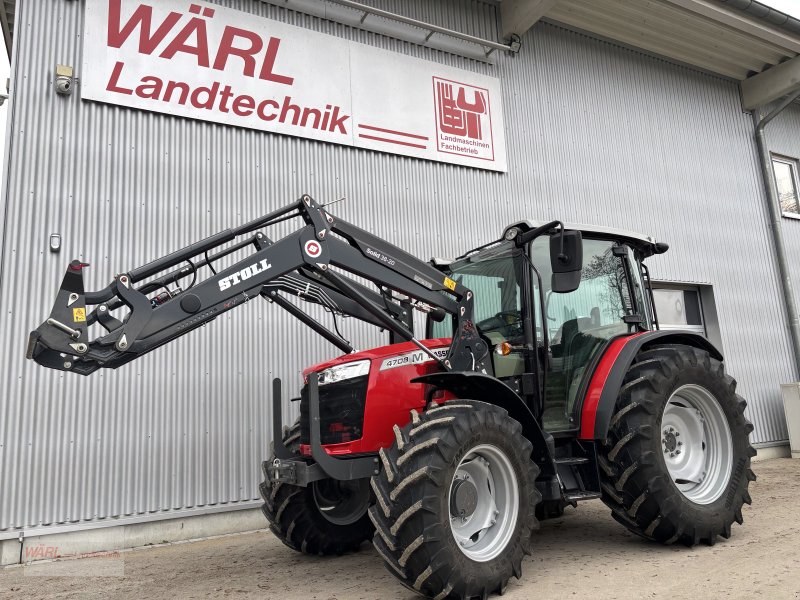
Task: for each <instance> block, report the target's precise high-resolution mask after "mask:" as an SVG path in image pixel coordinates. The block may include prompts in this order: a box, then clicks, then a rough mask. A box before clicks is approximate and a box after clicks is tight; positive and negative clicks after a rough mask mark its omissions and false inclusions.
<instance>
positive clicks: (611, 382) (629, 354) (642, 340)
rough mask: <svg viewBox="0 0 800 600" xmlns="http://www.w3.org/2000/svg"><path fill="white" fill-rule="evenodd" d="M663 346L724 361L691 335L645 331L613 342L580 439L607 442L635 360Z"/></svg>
mask: <svg viewBox="0 0 800 600" xmlns="http://www.w3.org/2000/svg"><path fill="white" fill-rule="evenodd" d="M664 344H680V345H683V346H693V347H695V348H699V349H701V350H705V351H706V352H708V353H709V354H710V355H711V356H713V357H714V358H716V359H717V360H720V361H721V360H722V353H721V352H720V351H719V350H718V349H717V348H716V347H715V346H714V344H712V343H711V342H709V341H708V340H707V339H706V338H704V337H703V336H701V335H699V334H697V333H694V332H691V331H646V332H644V333H636V334H633V335H630V336H627V337H620V338H616V339H614V340H612V341H611V343H610V344H609V345H608V347H607V348H606V350H605V353H604V354H603V356H602V358H601V359H600V362H599V363H598V364H597V368H596V369H595V371H594V374H593V375H592V379H591V381H590V382H589V387H588V388H587V390H586V395H585V396H584V400H583V406H582V408H581V430H580V435H579V436H578V437H579V438H580V439H582V440H600V441H603V440H605V439H606V435H607V434H608V427H609V424H610V423H611V417H612V415H613V414H614V407H615V406H616V404H617V397H618V396H619V391H620V389H621V388H622V382H623V380H624V379H625V374H626V373H627V372H628V369H629V368H630V366H631V364H632V363H633V359H634V358H636V355H637V354H638V353H639V352H641V351H642V350H646V349H647V348H648V347H650V346H653V345H664Z"/></svg>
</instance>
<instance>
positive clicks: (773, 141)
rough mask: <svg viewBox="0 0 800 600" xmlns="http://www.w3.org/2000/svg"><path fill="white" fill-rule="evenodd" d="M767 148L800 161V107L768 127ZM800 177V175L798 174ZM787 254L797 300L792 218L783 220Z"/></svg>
mask: <svg viewBox="0 0 800 600" xmlns="http://www.w3.org/2000/svg"><path fill="white" fill-rule="evenodd" d="M765 131H766V135H767V146H768V147H769V150H770V152H774V153H776V154H782V155H783V156H787V157H790V158H794V159H796V160H800V135H798V132H800V106H799V105H797V104H790V105H789V106H788V107H787V108H786V110H784V111H783V112H782V113H781V114H780V115H778V116H777V117H776V118H775V120H774V121H772V123H770V124H769V125H767V127H766V130H765ZM798 176H800V173H798ZM781 226H782V227H783V239H784V243H785V244H786V254H787V256H788V259H789V267H790V269H791V277H792V287H793V288H794V294H795V299H800V260H798V259H797V258H795V257H797V256H800V220H799V219H793V218H791V217H784V218H783V219H781Z"/></svg>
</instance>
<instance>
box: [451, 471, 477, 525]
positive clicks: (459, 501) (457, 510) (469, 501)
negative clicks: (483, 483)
mask: <svg viewBox="0 0 800 600" xmlns="http://www.w3.org/2000/svg"><path fill="white" fill-rule="evenodd" d="M476 508H478V488H476V487H475V484H474V483H473V482H472V480H471V479H470V477H469V475H465V476H464V479H455V480H454V481H453V487H452V489H451V490H450V516H452V517H458V518H460V519H461V520H462V521H466V520H467V519H468V518H469V517H471V516H472V515H473V513H474V512H475V509H476Z"/></svg>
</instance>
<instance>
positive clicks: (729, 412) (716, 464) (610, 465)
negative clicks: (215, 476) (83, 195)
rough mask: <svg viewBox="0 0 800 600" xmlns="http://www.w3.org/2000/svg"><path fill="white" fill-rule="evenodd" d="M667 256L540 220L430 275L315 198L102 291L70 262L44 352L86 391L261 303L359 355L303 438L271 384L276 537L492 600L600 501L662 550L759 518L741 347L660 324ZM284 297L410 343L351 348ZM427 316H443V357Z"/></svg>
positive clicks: (325, 393) (438, 332)
mask: <svg viewBox="0 0 800 600" xmlns="http://www.w3.org/2000/svg"><path fill="white" fill-rule="evenodd" d="M292 217H299V218H301V219H302V220H303V223H304V225H303V227H301V228H300V229H299V230H298V231H296V232H295V233H293V234H290V235H289V236H287V237H285V238H283V239H281V240H279V241H277V242H273V241H272V240H270V239H269V238H268V237H267V236H266V235H265V234H264V233H262V232H257V233H255V234H254V233H253V232H256V231H257V230H259V229H261V228H264V227H266V226H268V225H272V224H275V223H277V222H281V221H285V220H286V219H289V218H292ZM242 236H244V238H245V239H243V240H241V241H239V242H237V243H234V244H233V245H228V246H227V247H225V248H223V249H220V248H222V246H224V245H226V244H229V243H230V242H232V241H235V240H236V239H237V238H240V237H242ZM247 248H251V249H252V252H251V253H249V254H248V255H247V256H245V257H244V258H238V259H237V260H236V261H235V262H232V260H233V259H232V258H231V257H232V255H233V254H234V253H241V252H244V251H245V250H246V249H247ZM214 250H216V253H214V254H212V255H209V252H210V251H214ZM666 250H667V246H666V244H663V243H657V242H655V241H654V240H653V239H651V238H649V237H645V236H642V235H638V234H634V233H629V232H623V231H618V230H614V229H606V228H600V227H591V228H588V227H581V228H576V227H572V228H568V227H565V226H564V225H563V224H562V223H560V222H558V221H553V222H550V223H546V224H542V225H536V224H532V223H529V222H520V223H515V224H513V225H510V226H509V227H507V228H506V230H505V231H504V232H503V234H502V236H501V237H500V239H498V240H497V241H495V242H492V243H489V244H486V245H484V246H481V247H479V248H476V249H474V250H471V251H470V252H467V253H465V254H464V255H462V256H460V257H458V258H457V259H455V260H438V259H434V260H433V261H431V262H430V263H426V262H423V261H420V260H419V259H417V258H415V257H413V256H411V255H410V254H408V253H406V252H404V251H402V250H400V249H399V248H397V247H395V246H392V245H391V244H388V243H387V242H386V241H384V240H382V239H380V238H377V237H376V236H374V235H372V234H369V233H367V232H365V231H363V230H361V229H359V228H357V227H355V226H353V225H351V224H349V223H346V222H344V221H342V220H339V219H336V218H335V217H334V216H333V215H332V214H331V213H330V212H329V211H328V210H326V208H325V206H321V205H319V204H317V203H316V202H315V201H314V200H313V199H311V198H310V197H309V196H303V197H302V198H301V199H300V200H298V201H297V202H295V203H292V204H291V205H289V206H287V207H285V208H283V209H280V210H278V211H275V212H273V213H270V214H268V215H265V216H264V217H262V218H260V219H257V220H255V221H253V222H251V223H247V224H245V225H243V226H241V227H238V228H236V229H229V230H227V231H224V232H221V233H219V234H217V235H215V236H212V237H210V238H207V239H206V240H203V241H200V242H197V243H195V244H192V245H191V246H188V247H187V248H184V249H182V250H179V251H177V252H174V253H172V254H170V255H168V256H166V257H164V258H161V259H158V260H156V261H153V262H152V263H149V264H148V265H145V266H143V267H138V268H136V269H133V270H131V271H128V272H127V273H123V274H120V275H117V276H116V277H115V279H114V281H113V282H112V283H111V284H110V285H109V286H108V287H107V288H105V289H103V290H101V291H99V292H85V291H84V287H83V278H82V269H83V268H84V267H85V265H83V264H82V263H80V262H77V261H73V263H72V264H71V265H70V267H69V269H68V270H67V274H66V276H65V277H64V281H63V283H62V286H61V289H60V291H59V294H58V296H57V299H56V303H55V306H54V307H53V311H52V312H51V314H50V317H49V318H48V319H47V321H45V323H43V324H42V325H41V326H40V327H39V328H38V329H36V330H35V331H33V332H32V333H31V337H30V341H29V347H28V357H29V358H32V359H33V360H35V361H36V362H38V363H40V364H42V365H44V366H47V367H50V368H55V369H60V370H66V371H74V372H77V373H81V374H84V375H88V374H89V373H92V372H93V371H95V370H97V369H99V368H104V367H110V368H116V367H118V366H120V365H122V364H125V363H126V362H129V361H130V360H133V359H134V358H136V357H138V356H141V355H142V354H144V353H146V352H149V351H150V350H153V349H154V348H156V347H158V346H160V345H162V344H165V343H167V342H169V341H171V340H173V339H175V338H177V337H179V336H181V335H183V334H185V333H187V332H188V331H190V330H191V329H194V328H196V327H199V326H200V325H202V324H204V323H206V322H208V321H211V320H213V319H214V318H216V317H217V316H219V315H220V314H222V313H223V312H225V311H227V310H230V309H232V308H234V307H236V306H239V305H242V304H244V303H245V302H246V301H247V300H248V299H249V298H252V297H254V296H256V295H261V296H262V297H264V298H266V299H267V300H269V301H271V302H273V303H275V304H277V305H278V306H280V307H282V308H284V309H286V310H287V311H288V312H289V313H290V314H292V315H293V316H295V317H297V318H298V319H299V320H301V321H302V322H303V323H305V324H306V325H308V326H310V327H311V328H312V329H314V330H315V331H317V332H318V333H319V334H320V335H322V336H323V337H324V338H325V339H326V340H328V341H330V342H331V343H333V344H334V345H336V346H337V347H338V348H339V349H340V350H342V351H343V352H344V354H343V355H342V356H340V357H338V358H336V359H334V360H331V361H328V362H325V363H322V364H319V365H315V366H313V367H310V368H308V369H306V370H305V371H304V382H303V383H304V385H303V387H302V391H301V395H300V398H297V399H296V400H297V401H298V403H299V413H300V417H299V419H298V420H297V422H296V423H295V424H294V425H293V426H291V427H289V428H283V427H282V415H281V382H280V380H275V381H274V383H273V393H274V398H273V427H274V433H273V442H274V446H273V455H272V456H271V457H270V458H269V460H267V461H265V462H264V463H263V471H264V477H265V479H264V482H263V483H262V485H261V493H262V495H263V498H264V507H263V510H264V514H265V515H266V516H267V518H268V519H269V522H270V529H271V530H272V532H273V533H274V534H275V535H276V536H277V537H278V538H279V539H281V540H282V541H283V542H284V543H285V544H286V545H287V546H289V547H290V548H293V549H295V550H298V551H301V552H305V553H310V554H320V555H326V554H341V553H344V552H348V551H351V550H356V549H357V548H359V546H360V545H361V544H362V543H363V542H364V541H366V540H368V539H372V542H373V544H374V546H375V548H376V550H377V551H378V553H379V554H380V555H381V557H382V558H383V560H384V562H385V563H386V565H387V568H388V569H389V571H390V572H392V573H393V574H394V575H395V576H397V577H398V579H400V581H401V583H403V584H404V585H406V586H407V587H409V588H411V589H413V590H415V591H417V592H419V593H421V594H424V595H426V596H430V597H435V598H451V597H452V598H462V599H463V598H472V597H475V596H478V597H481V598H485V597H486V596H487V595H488V594H491V593H494V592H500V593H502V592H503V591H504V589H505V587H506V585H507V584H508V581H509V580H510V578H511V576H512V575H514V576H516V577H520V576H521V569H522V560H523V557H524V556H525V555H526V554H529V553H530V543H531V535H532V532H533V530H534V529H536V528H537V525H538V520H540V519H546V518H551V517H554V516H558V515H561V514H562V512H563V510H564V508H565V507H566V506H568V505H572V506H576V504H577V502H579V501H581V500H588V499H592V498H601V499H602V501H603V502H604V503H606V505H608V506H609V508H611V511H612V515H613V517H614V518H615V519H616V520H617V521H619V522H620V523H621V524H622V525H624V526H625V527H627V528H628V529H629V530H631V531H633V532H634V533H636V534H637V535H640V536H642V537H644V538H647V539H651V540H655V541H658V542H662V543H665V544H671V543H674V542H680V543H683V544H686V545H688V546H691V545H693V544H697V543H699V542H704V543H706V544H714V542H715V541H716V539H717V536H722V537H725V538H727V537H729V536H730V534H731V526H732V524H733V522H738V523H740V524H741V523H742V510H741V509H742V505H743V503H745V502H746V503H750V496H749V494H748V491H747V488H748V485H749V482H750V481H753V480H754V479H755V476H754V474H753V472H752V470H751V469H750V459H751V457H752V456H754V455H755V450H754V449H753V448H752V447H751V446H750V443H749V434H750V432H751V431H752V429H753V427H752V425H751V424H750V423H749V422H748V421H747V419H746V418H745V416H744V409H745V406H746V403H745V401H744V400H743V399H742V398H740V397H739V396H737V395H736V382H735V381H734V380H733V379H732V378H731V377H730V376H728V375H727V374H726V373H725V369H724V366H723V358H722V355H721V354H720V352H719V351H718V350H717V349H716V348H714V346H713V345H712V344H710V343H709V342H708V341H707V340H706V339H705V338H703V337H701V336H698V335H696V334H694V333H691V332H681V331H661V330H659V327H658V320H657V315H656V313H655V308H654V305H653V298H652V291H651V288H650V281H649V274H648V270H647V268H646V267H645V265H644V263H643V261H644V260H645V259H646V258H648V257H649V256H652V255H654V254H659V253H663V252H665V251H666ZM224 262H227V263H230V264H228V266H226V267H224V268H223V267H222V266H221V265H222V264H223V263H224ZM183 263H187V265H188V266H182V267H180V266H179V265H181V264H183ZM215 264H216V265H217V268H215V267H214V265H215ZM176 267H177V268H176ZM201 268H207V270H208V271H210V274H209V276H208V277H206V278H204V279H202V281H199V282H198V271H199V270H200V269H201ZM345 273H350V274H353V275H356V276H358V277H360V278H362V280H367V281H369V282H371V283H372V284H374V286H368V285H363V284H361V283H358V282H357V281H355V280H354V279H352V278H350V277H348V276H347V275H346V274H345ZM187 277H191V283H190V285H188V286H187V288H186V289H183V290H182V289H180V288H178V287H175V284H176V282H178V281H179V280H182V279H185V278H187ZM140 282H141V283H140ZM137 283H140V285H139V286H138V287H135V284H137ZM170 286H172V287H170ZM162 290H164V291H162ZM287 295H291V296H294V297H296V298H299V299H301V300H305V301H308V302H313V303H317V304H320V305H322V306H324V307H325V308H327V309H329V310H330V311H332V312H333V313H334V315H335V314H343V315H348V316H352V317H355V318H358V319H360V320H362V321H364V322H366V323H370V324H373V325H375V326H378V327H381V328H383V329H386V330H388V331H389V332H390V336H391V339H390V342H391V343H390V345H388V346H384V347H381V348H376V349H373V350H367V351H362V352H354V351H353V348H352V347H351V346H350V344H349V343H348V342H347V341H346V340H345V339H344V338H343V337H342V336H341V335H339V334H338V330H337V332H333V331H331V330H329V329H327V328H326V327H325V326H323V325H322V324H321V323H319V322H318V321H316V320H315V319H313V318H312V317H311V316H309V315H308V314H306V313H305V312H303V311H302V310H301V309H300V308H298V306H297V305H296V304H295V303H293V302H290V301H288V300H287V298H286V296H287ZM87 305H90V306H95V308H94V309H93V310H91V311H90V312H89V313H88V314H87V312H86V306H87ZM120 309H121V310H122V311H123V312H124V313H125V314H124V317H123V318H120V319H118V318H116V317H114V316H112V314H111V313H112V311H115V310H120ZM414 310H418V311H422V312H424V313H425V314H426V315H427V323H426V331H425V336H424V337H425V339H422V340H421V339H418V338H417V337H416V336H415V334H414V331H413V329H414V327H413V319H412V312H413V311H414ZM334 318H335V317H334ZM95 323H96V324H97V325H99V326H100V327H102V328H103V329H104V330H105V333H104V334H103V335H101V336H100V337H90V333H89V327H90V326H91V325H92V324H95ZM403 340H405V341H403Z"/></svg>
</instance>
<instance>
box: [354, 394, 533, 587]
mask: <svg viewBox="0 0 800 600" xmlns="http://www.w3.org/2000/svg"><path fill="white" fill-rule="evenodd" d="M531 451H532V446H531V443H530V442H529V441H528V440H527V439H525V438H524V437H523V436H522V426H521V425H520V424H519V423H518V422H517V421H515V420H514V419H512V418H510V417H509V416H508V413H507V412H506V411H505V410H503V409H501V408H498V407H496V406H493V405H491V404H486V403H484V402H477V401H471V400H470V401H468V400H452V401H450V402H447V403H445V404H442V405H436V404H435V403H434V404H432V405H431V407H430V408H429V409H428V410H427V411H425V412H424V413H422V414H421V415H418V414H417V413H416V411H412V419H411V423H409V424H408V425H407V426H406V427H404V428H403V429H400V428H399V427H397V426H395V443H394V444H393V445H392V446H391V447H390V448H389V449H385V450H381V451H380V457H381V461H382V462H383V470H382V472H381V473H380V475H377V476H375V477H373V478H372V487H373V491H374V492H375V498H376V504H375V505H374V506H372V507H371V508H370V510H369V515H370V518H371V519H372V522H373V523H374V525H375V537H374V539H373V545H374V546H375V549H376V550H377V551H378V553H379V554H380V555H381V556H382V557H383V560H384V562H385V563H386V566H387V568H388V569H389V571H390V572H391V573H393V574H394V575H395V576H397V577H398V578H399V579H400V581H401V583H403V584H404V585H405V586H407V587H409V588H411V589H413V590H415V591H417V592H419V593H421V594H424V595H426V596H429V597H436V598H462V599H463V598H472V597H474V596H478V597H482V598H485V597H486V596H487V595H488V594H490V593H493V592H500V593H502V592H503V591H504V590H505V587H506V585H507V584H508V581H509V579H510V578H511V576H512V575H515V576H516V577H520V576H521V569H522V566H521V565H522V559H523V557H524V555H525V554H530V536H531V532H532V530H533V529H534V528H535V527H536V526H537V525H538V522H537V520H536V515H535V510H536V504H537V503H538V502H539V500H541V495H540V493H539V492H538V491H537V490H536V486H535V481H536V477H537V475H538V473H539V469H538V467H537V466H536V464H534V463H533V461H532V460H531Z"/></svg>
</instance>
